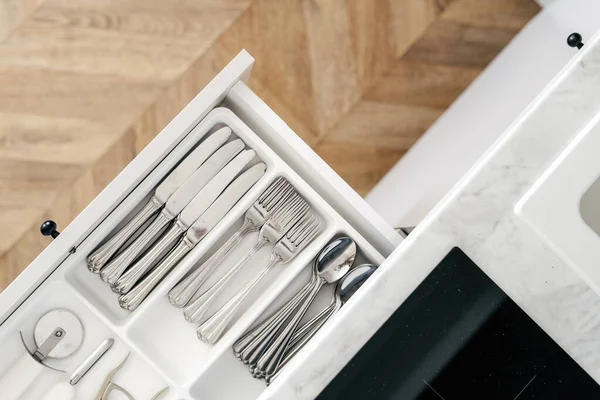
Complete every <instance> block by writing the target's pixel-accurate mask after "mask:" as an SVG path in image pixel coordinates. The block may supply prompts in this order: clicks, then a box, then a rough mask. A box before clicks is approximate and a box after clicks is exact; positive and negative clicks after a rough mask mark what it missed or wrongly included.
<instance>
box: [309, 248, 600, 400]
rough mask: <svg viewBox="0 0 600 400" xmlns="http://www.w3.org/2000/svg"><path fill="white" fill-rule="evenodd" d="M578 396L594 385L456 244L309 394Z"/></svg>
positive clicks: (323, 399)
mask: <svg viewBox="0 0 600 400" xmlns="http://www.w3.org/2000/svg"><path fill="white" fill-rule="evenodd" d="M333 399H336V400H337V399H339V400H354V399H357V400H358V399H360V400H370V399H378V400H379V399H381V400H413V399H420V400H464V399H473V400H492V399H502V400H504V399H507V400H525V399H541V400H554V399H560V400H563V399H564V400H579V399H582V400H588V399H600V386H598V384H597V383H596V382H595V381H594V380H593V379H592V378H591V377H590V376H589V375H588V374H587V373H586V372H585V371H584V370H583V369H581V367H580V366H579V365H578V364H577V363H576V362H575V361H574V360H573V359H572V358H571V357H569V355H567V353H565V352H564V351H563V350H562V349H561V348H560V347H559V346H558V345H557V344H556V343H555V342H554V341H553V340H552V339H551V338H550V337H549V336H548V335H547V334H546V333H545V332H544V331H543V330H542V329H541V328H540V327H539V326H538V325H537V324H536V323H535V322H534V321H533V320H532V319H531V318H529V317H528V316H527V314H525V312H523V310H521V309H520V308H519V306H517V305H516V304H515V303H514V302H513V301H512V300H511V299H510V298H509V297H508V296H507V295H506V294H505V293H504V292H503V291H502V290H501V289H500V288H499V287H498V286H497V285H496V284H495V283H494V282H493V281H492V280H491V279H489V278H488V277H487V276H486V275H485V274H484V273H483V272H482V270H481V269H480V268H479V267H477V265H476V264H474V263H473V261H471V260H470V259H469V257H467V256H466V255H465V253H463V252H462V251H461V250H460V249H459V248H457V247H456V248H454V249H453V250H452V251H451V252H450V253H449V254H448V255H447V256H446V257H445V258H444V259H443V260H442V262H441V263H440V264H439V265H438V266H437V267H436V268H435V269H434V270H433V272H432V273H431V274H430V275H429V276H428V277H427V278H426V279H425V280H424V281H423V282H422V283H421V285H420V286H419V287H418V288H417V289H416V290H415V291H414V292H413V293H412V294H411V296H410V297H409V298H408V299H407V300H406V301H405V302H404V303H403V304H402V305H401V306H400V308H398V310H396V311H395V313H394V314H393V315H392V316H391V317H390V318H389V320H388V321H387V322H386V323H385V324H384V325H383V326H382V327H381V328H380V329H379V330H378V331H377V333H376V334H375V335H374V336H373V337H372V338H371V339H370V340H369V342H367V344H366V345H365V346H364V347H363V348H362V349H361V350H360V351H359V352H358V353H357V354H356V356H355V357H354V358H353V359H352V360H351V361H350V363H349V364H348V365H347V366H346V367H345V368H344V369H343V370H342V371H341V372H340V373H339V374H338V375H337V376H336V377H335V378H334V380H333V381H332V382H331V383H330V384H329V386H327V388H325V390H324V391H323V392H322V393H321V394H320V395H319V397H318V400H333Z"/></svg>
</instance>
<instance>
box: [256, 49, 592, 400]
mask: <svg viewBox="0 0 600 400" xmlns="http://www.w3.org/2000/svg"><path fill="white" fill-rule="evenodd" d="M598 39H599V38H598V37H596V38H593V39H591V40H589V41H588V42H587V43H586V45H585V47H584V48H583V49H582V50H581V51H579V53H577V55H576V56H575V57H574V59H573V60H572V62H571V63H570V64H569V65H568V66H567V67H566V68H565V70H563V71H562V72H561V73H560V74H559V76H557V78H556V79H555V80H554V81H553V82H552V83H551V84H550V86H549V87H548V88H546V90H545V91H544V92H542V93H541V94H540V96H539V97H538V98H537V99H536V101H535V102H534V103H533V104H532V105H531V106H530V107H529V108H528V109H527V110H526V111H525V112H524V113H523V114H522V115H521V116H520V117H519V118H518V120H517V121H516V122H515V123H514V124H513V125H512V126H511V128H509V130H508V131H507V132H506V133H504V134H503V135H502V137H501V138H500V139H499V141H498V142H497V143H496V144H495V145H494V146H493V147H492V149H491V150H489V151H488V152H487V153H486V154H485V155H484V156H483V158H482V159H481V160H480V161H479V162H478V163H477V165H476V166H475V167H474V168H473V169H472V170H471V171H470V172H469V173H468V174H467V175H466V176H465V177H464V178H463V179H462V180H461V182H460V183H459V184H458V185H457V186H456V187H455V188H454V189H453V190H452V191H451V192H450V193H449V194H448V195H447V196H446V197H445V198H444V200H443V201H442V202H441V203H440V204H438V206H437V207H436V208H435V209H434V210H433V211H432V212H431V213H430V214H429V215H428V216H427V218H426V219H425V220H424V221H423V222H422V223H421V224H420V225H419V226H418V227H417V229H416V230H415V231H413V233H412V234H411V235H410V236H409V237H408V238H407V239H406V240H405V241H404V242H403V243H402V244H401V245H400V247H399V248H398V249H397V250H396V251H395V252H394V253H393V254H392V256H391V257H390V258H388V260H387V261H386V263H385V264H384V265H383V266H382V268H380V270H379V271H378V272H377V274H375V275H374V276H373V277H372V278H371V279H369V281H367V283H366V284H365V285H364V286H363V288H362V289H361V291H359V292H357V294H356V296H355V297H354V298H353V299H352V300H353V302H350V303H348V304H347V306H345V307H344V308H342V311H341V312H340V313H339V314H338V315H337V316H336V323H331V324H328V325H327V326H325V327H324V328H323V330H322V332H320V333H319V335H318V336H316V337H315V338H314V340H313V341H312V342H311V343H310V344H309V345H308V346H307V348H306V349H305V350H306V351H304V352H302V353H301V354H299V355H298V357H296V358H297V359H295V360H294V361H293V362H292V363H291V364H290V365H289V367H288V368H286V370H285V372H284V373H283V374H282V375H281V377H280V379H278V380H277V381H275V383H274V384H273V385H271V386H270V387H269V389H268V390H267V392H265V396H264V397H262V398H270V399H286V400H291V399H313V398H314V397H315V396H316V395H317V394H318V393H319V392H320V391H321V390H322V389H323V388H324V387H325V386H326V385H327V383H328V382H329V381H330V380H331V379H332V378H333V377H334V376H335V375H336V374H337V373H338V372H339V371H340V370H341V369H342V367H343V366H344V365H345V364H346V363H347V362H348V361H349V360H350V359H351V358H352V356H353V355H354V354H355V353H356V352H357V351H358V350H359V349H360V348H361V347H362V346H363V345H364V344H365V343H366V342H367V340H368V339H369V338H370V337H371V336H372V335H373V334H374V333H375V332H376V331H377V329H378V328H379V327H380V326H381V325H382V324H383V323H384V322H385V320H386V319H387V318H388V317H389V316H390V315H391V314H392V313H393V312H394V311H395V310H396V309H397V308H398V307H399V305H400V304H401V303H402V302H403V301H404V300H405V299H406V298H407V297H408V296H409V295H410V293H411V292H412V291H413V290H414V289H415V288H416V287H417V286H418V285H419V284H420V282H421V281H422V280H423V279H424V278H425V277H426V276H427V275H428V274H429V273H430V272H431V271H432V270H433V268H435V266H436V265H437V264H438V263H439V262H440V261H441V260H442V259H443V258H444V256H445V255H446V254H447V253H448V252H449V251H450V250H451V249H452V248H453V247H454V246H459V247H460V248H461V249H462V250H463V251H464V252H465V253H466V254H467V255H468V256H469V257H470V258H471V259H472V260H473V261H474V262H475V263H476V264H477V265H479V266H480V267H481V268H482V270H483V271H484V272H485V273H486V274H487V275H488V276H489V277H491V278H492V279H493V280H494V281H495V282H496V283H497V284H498V286H500V288H501V289H502V290H504V291H505V292H506V293H507V294H508V295H509V296H510V297H511V298H512V299H513V300H514V301H515V302H516V303H517V304H518V305H519V306H520V307H521V308H522V309H523V310H525V312H527V314H529V316H531V317H532V318H533V319H534V320H535V321H536V322H537V323H538V324H539V325H540V326H541V327H542V328H543V329H544V330H545V331H546V332H547V333H548V334H549V335H550V336H551V337H552V338H553V339H554V340H555V341H556V342H557V343H558V344H559V345H560V346H561V347H562V348H563V349H564V350H565V351H566V352H567V353H568V354H569V355H570V356H571V357H573V358H574V359H575V360H576V361H577V362H578V363H579V364H580V365H581V366H582V367H583V368H584V369H585V370H586V371H587V372H588V373H589V374H590V375H591V376H592V377H593V378H594V379H596V381H598V382H600V296H598V295H597V294H596V293H595V292H593V291H592V290H591V289H590V288H589V287H588V285H586V283H584V281H583V280H582V279H581V278H580V277H579V276H578V275H577V274H576V273H575V272H574V270H573V269H571V268H570V267H569V266H567V265H566V264H565V262H563V261H562V260H561V259H560V258H559V257H558V256H557V255H556V254H555V252H554V251H553V250H552V249H551V248H550V247H549V245H547V244H546V243H545V242H544V240H543V239H542V238H541V237H539V236H538V235H536V234H535V233H534V232H533V231H532V230H531V229H530V228H529V227H528V225H527V224H526V223H525V221H523V220H522V219H521V218H520V217H519V216H518V215H517V214H516V213H515V205H516V204H517V203H518V202H519V200H520V199H521V198H522V197H523V196H524V194H525V193H526V192H527V191H528V190H529V189H530V188H531V186H532V185H533V184H534V183H535V182H536V180H538V179H539V177H540V176H541V175H542V173H543V172H544V171H545V170H546V169H548V167H549V166H550V164H551V163H552V162H553V161H554V160H555V159H556V158H557V157H558V155H559V154H560V153H561V151H562V150H563V149H564V148H565V147H566V146H567V144H568V143H569V142H570V141H571V140H572V139H573V137H574V136H575V135H576V134H577V133H578V132H579V131H580V130H581V129H582V128H583V127H584V126H585V125H586V124H587V123H588V122H589V121H590V120H591V119H592V118H593V117H594V116H596V114H597V113H598V112H599V111H600V90H598V88H600V40H598ZM490 95H493V94H492V93H490ZM557 229H560V227H557ZM332 322H333V321H332Z"/></svg>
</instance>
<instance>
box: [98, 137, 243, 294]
mask: <svg viewBox="0 0 600 400" xmlns="http://www.w3.org/2000/svg"><path fill="white" fill-rule="evenodd" d="M244 146H245V144H244V142H243V141H242V140H241V139H236V140H234V141H232V142H230V143H227V144H226V145H224V146H223V147H221V148H220V149H219V150H217V151H216V152H215V153H214V154H213V155H212V156H210V158H209V159H208V160H207V161H206V162H205V163H204V164H202V166H201V167H200V168H198V169H197V170H196V172H194V173H193V174H192V176H191V177H190V178H189V179H187V180H186V181H185V182H184V183H183V185H181V187H179V189H177V190H176V191H175V193H173V195H171V197H170V198H169V200H167V203H166V204H165V206H164V207H163V209H162V210H161V211H160V213H159V214H158V216H157V217H156V218H155V219H154V221H152V223H151V224H150V225H149V226H148V227H147V228H145V229H144V231H143V232H142V233H141V234H140V235H139V236H138V237H137V238H136V239H135V240H134V241H133V242H132V243H130V244H129V245H128V246H127V247H126V248H125V249H124V250H123V251H121V252H120V253H119V254H118V255H117V256H116V257H115V258H113V259H112V260H110V261H109V262H108V264H106V266H105V267H104V268H102V270H101V271H100V278H102V280H103V281H104V282H106V283H108V284H110V285H112V286H113V287H114V285H115V284H116V282H117V280H118V279H119V278H120V277H121V275H123V273H124V272H125V270H126V269H127V268H128V267H129V266H130V265H131V263H132V262H133V261H134V260H135V259H136V258H137V257H138V256H139V255H140V254H141V253H142V251H144V249H146V248H147V247H148V245H150V244H151V243H153V242H154V241H155V240H156V238H157V237H158V235H159V234H160V233H161V232H162V231H163V229H164V227H165V226H167V225H168V224H169V222H170V221H172V220H173V219H174V218H175V217H176V216H177V215H178V214H179V213H180V212H181V210H182V209H183V208H184V207H185V206H186V205H187V204H188V203H189V201H190V200H191V199H192V198H193V197H194V196H195V195H196V194H197V193H198V192H199V191H201V189H202V188H203V186H205V184H206V183H207V182H209V181H210V179H212V178H213V177H214V176H215V175H216V174H217V173H218V172H219V171H220V170H221V169H222V168H223V167H224V166H226V165H227V163H228V162H229V161H230V160H231V159H232V158H234V157H235V156H236V155H237V154H238V153H239V152H240V151H241V150H242V149H243V148H244ZM232 179H233V178H232Z"/></svg>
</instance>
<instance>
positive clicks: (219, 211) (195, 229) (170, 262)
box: [119, 163, 267, 311]
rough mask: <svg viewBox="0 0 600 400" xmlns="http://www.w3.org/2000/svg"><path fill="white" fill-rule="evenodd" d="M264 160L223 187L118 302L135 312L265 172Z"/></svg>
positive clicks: (122, 306)
mask: <svg viewBox="0 0 600 400" xmlns="http://www.w3.org/2000/svg"><path fill="white" fill-rule="evenodd" d="M266 168H267V167H266V165H265V164H264V163H259V164H256V165H255V166H253V167H251V168H249V169H248V170H247V171H245V172H244V173H243V174H242V175H240V176H239V177H238V178H237V179H236V180H235V181H233V182H232V183H231V185H229V186H228V187H227V189H225V191H224V192H223V193H221V195H220V196H219V197H218V198H217V200H215V202H214V203H213V204H212V205H211V206H210V207H209V208H208V209H207V210H206V211H205V212H204V214H202V216H201V217H200V219H198V220H197V221H196V222H195V223H194V224H193V225H192V227H191V228H190V229H189V230H188V231H187V234H186V236H185V237H184V238H183V239H182V240H180V241H179V243H178V244H177V246H175V247H174V248H173V249H172V250H171V251H170V252H169V254H167V255H166V256H165V258H163V259H162V260H161V262H160V263H159V264H158V265H157V266H156V268H154V269H153V270H152V271H151V272H150V273H148V275H146V276H145V277H144V278H143V280H142V281H140V282H139V283H138V284H137V285H135V287H133V289H131V290H130V291H128V292H127V293H126V294H123V295H121V296H120V297H119V305H120V306H121V308H124V309H126V310H129V311H134V310H135V309H136V308H137V307H139V305H140V304H141V303H142V302H143V301H144V299H145V298H146V297H147V296H148V295H149V294H150V293H151V292H152V290H154V288H155V287H156V285H158V283H159V282H160V281H161V280H162V279H163V278H164V277H165V276H166V275H167V274H168V273H169V272H170V271H171V270H172V269H173V268H174V267H175V265H177V263H179V261H181V259H182V258H183V257H185V255H186V254H187V253H189V252H190V251H191V250H192V249H193V248H194V246H195V245H196V244H197V243H198V242H199V241H200V240H202V238H204V236H206V234H207V233H208V232H210V230H211V229H212V228H213V227H214V226H215V225H216V224H217V223H218V222H219V221H220V220H222V219H223V217H225V215H227V213H228V212H229V210H231V208H232V207H233V206H234V205H235V204H236V203H237V202H238V201H239V200H240V199H241V198H242V196H244V194H245V193H246V192H247V191H248V190H250V188H251V187H252V186H254V184H255V183H256V182H257V181H258V180H259V179H260V178H261V177H262V176H263V175H264V173H265V170H266Z"/></svg>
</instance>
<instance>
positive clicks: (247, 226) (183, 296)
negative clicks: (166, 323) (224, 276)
mask: <svg viewBox="0 0 600 400" xmlns="http://www.w3.org/2000/svg"><path fill="white" fill-rule="evenodd" d="M257 229H258V227H255V226H253V225H252V221H250V220H248V219H246V220H244V224H243V225H242V226H241V227H240V229H238V230H237V232H235V233H234V234H233V236H231V237H230V238H229V240H227V242H225V244H224V245H223V246H221V247H220V248H219V250H217V251H216V252H215V253H214V254H213V255H212V256H210V258H209V259H208V260H206V261H205V262H204V263H203V264H202V265H201V266H199V267H198V268H196V270H194V271H193V272H192V273H191V274H190V275H188V276H187V277H185V278H183V279H182V280H181V281H180V282H179V283H178V284H177V285H175V286H174V287H173V288H172V289H171V290H170V291H169V302H170V303H171V304H173V305H174V306H175V307H178V308H182V307H185V306H186V305H187V304H188V303H189V302H190V300H191V299H192V297H193V296H194V294H196V292H197V291H198V290H199V289H200V287H202V285H203V284H204V282H205V281H206V279H207V278H208V277H209V276H210V275H211V274H212V272H213V271H214V270H215V268H216V267H217V266H219V264H221V262H222V261H223V259H224V258H225V257H227V255H228V254H229V253H230V252H231V250H233V248H234V247H235V246H237V245H238V244H239V243H240V242H241V241H242V239H243V238H244V236H246V235H247V234H249V233H251V232H254V231H256V230H257Z"/></svg>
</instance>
